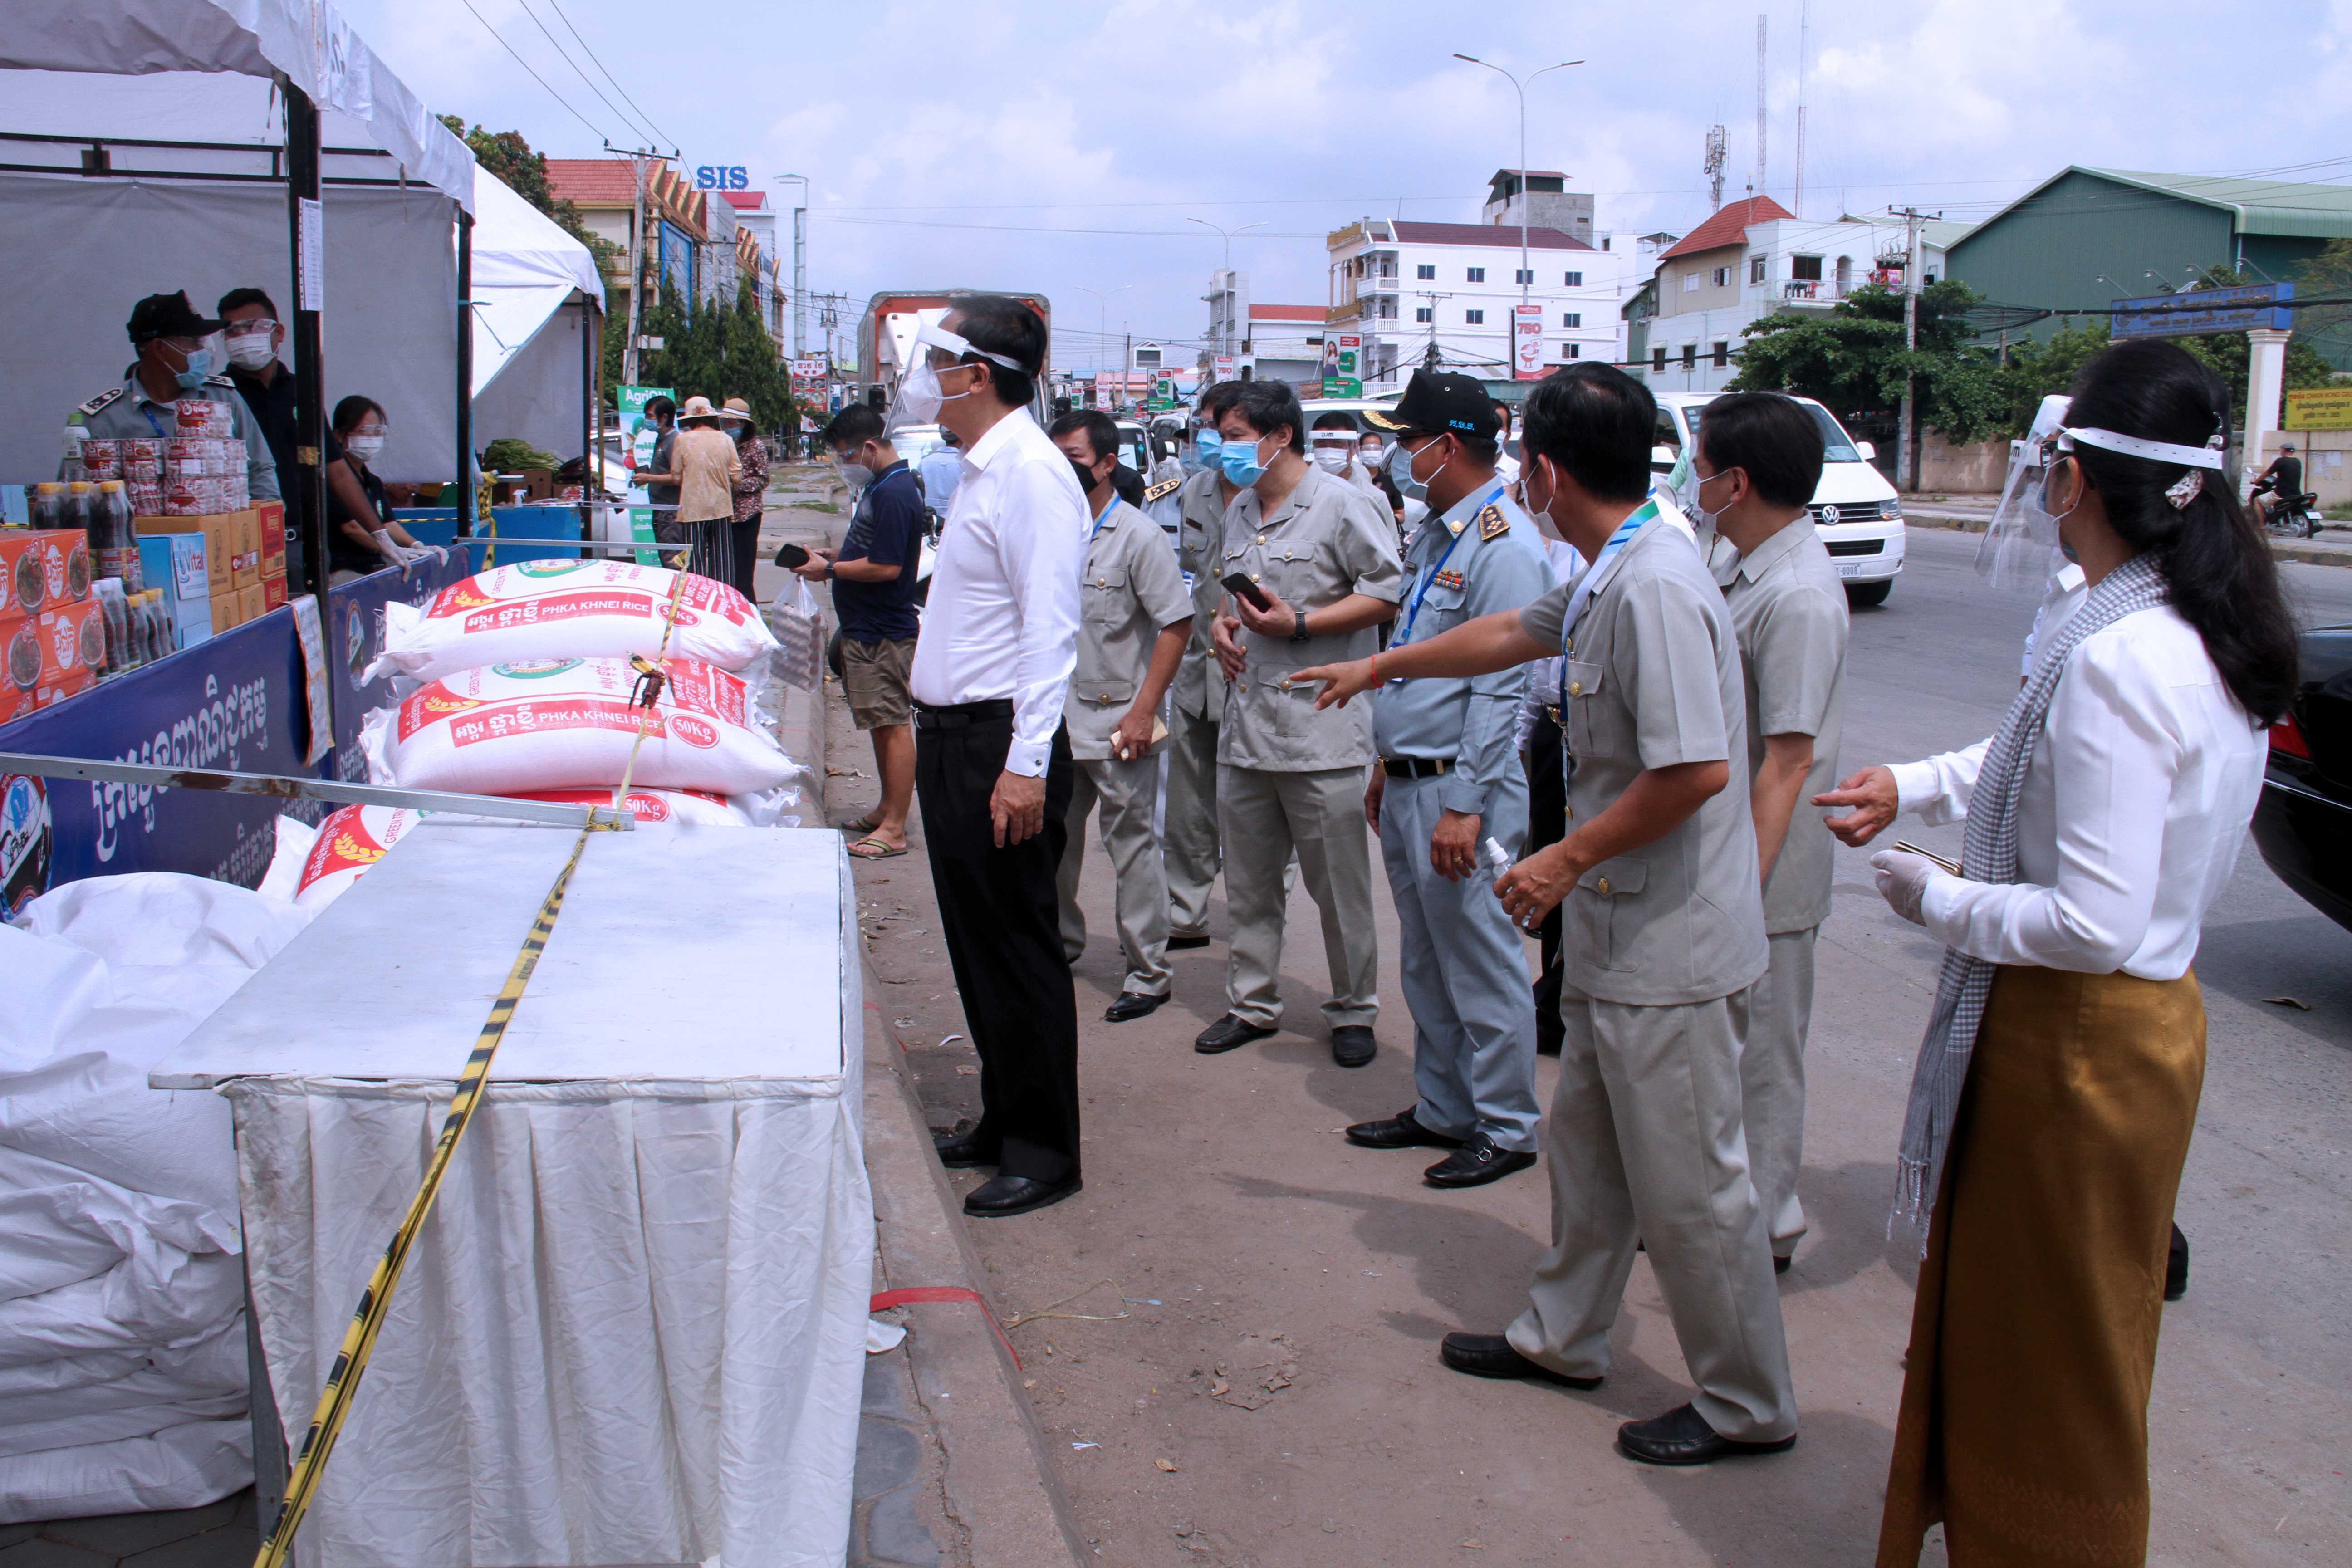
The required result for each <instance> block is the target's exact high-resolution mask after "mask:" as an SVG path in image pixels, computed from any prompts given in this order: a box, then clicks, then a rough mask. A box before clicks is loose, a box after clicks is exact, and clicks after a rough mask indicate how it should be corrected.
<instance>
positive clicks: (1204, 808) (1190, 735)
mask: <svg viewBox="0 0 2352 1568" xmlns="http://www.w3.org/2000/svg"><path fill="white" fill-rule="evenodd" d="M1211 698H1212V700H1213V701H1218V702H1222V701H1223V698H1224V692H1223V689H1218V690H1216V691H1213V692H1212V693H1211ZM1168 723H1169V731H1168V753H1167V754H1168V804H1167V834H1166V844H1167V848H1168V919H1169V923H1170V925H1171V928H1172V929H1174V930H1176V931H1181V932H1183V933H1184V934H1185V935H1187V936H1195V935H1199V934H1202V932H1203V931H1205V930H1206V928H1207V926H1208V923H1209V894H1210V893H1211V891H1212V890H1213V889H1215V887H1216V885H1217V862H1218V855H1217V722H1216V721H1215V720H1213V719H1202V718H1200V717H1198V716H1197V715H1194V714H1191V713H1187V712H1185V711H1184V710H1182V709H1181V708H1179V707H1177V706H1176V705H1175V704H1173V703H1171V704H1170V705H1169V713H1168Z"/></svg>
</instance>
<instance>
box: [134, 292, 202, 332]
mask: <svg viewBox="0 0 2352 1568" xmlns="http://www.w3.org/2000/svg"><path fill="white" fill-rule="evenodd" d="M220 330H221V324H220V323H219V322H218V321H206V320H205V318H204V317H202V316H199V315H197V314H196V308H195V307H194V306H193V305H191V304H189V303H188V291H187V290H186V289H181V290H180V291H179V292H178V293H176V294H150V295H148V296H147V298H145V299H144V300H140V301H139V303H137V304H136V305H133V306H131V342H133V343H143V342H146V341H147V340H148V339H150V338H208V337H210V336H212V335H213V333H215V332H217V331H220Z"/></svg>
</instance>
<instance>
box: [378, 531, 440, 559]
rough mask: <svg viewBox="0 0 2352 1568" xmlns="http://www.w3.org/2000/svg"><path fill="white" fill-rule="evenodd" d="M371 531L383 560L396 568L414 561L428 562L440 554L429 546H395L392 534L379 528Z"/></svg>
mask: <svg viewBox="0 0 2352 1568" xmlns="http://www.w3.org/2000/svg"><path fill="white" fill-rule="evenodd" d="M371 531H372V532H373V534H374V535H375V547H376V548H377V549H378V550H379V551H382V552H383V558H384V559H385V560H386V561H389V562H391V563H393V564H394V566H405V565H407V564H408V563H410V562H412V561H424V560H427V559H430V558H431V557H432V556H434V555H435V554H436V553H438V552H436V551H435V550H433V549H432V548H431V547H429V546H427V545H423V544H394V542H393V541H392V534H391V533H390V532H389V531H387V530H384V529H381V528H378V529H373V530H371Z"/></svg>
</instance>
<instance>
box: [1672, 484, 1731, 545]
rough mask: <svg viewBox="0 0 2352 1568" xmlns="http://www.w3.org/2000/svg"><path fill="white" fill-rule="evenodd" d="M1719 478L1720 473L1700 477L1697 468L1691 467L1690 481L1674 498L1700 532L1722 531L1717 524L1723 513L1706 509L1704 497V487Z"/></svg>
mask: <svg viewBox="0 0 2352 1568" xmlns="http://www.w3.org/2000/svg"><path fill="white" fill-rule="evenodd" d="M1725 471H1726V472H1728V471H1729V470H1725ZM1721 478H1723V475H1722V474H1709V475H1708V476H1707V477H1706V478H1705V479H1701V478H1699V476H1698V472H1697V470H1696V469H1693V470H1692V471H1691V476H1690V482H1689V483H1687V484H1685V486H1684V487H1683V488H1682V493H1680V494H1679V495H1677V496H1675V500H1676V501H1677V502H1678V503H1680V505H1681V507H1682V511H1683V515H1684V516H1685V517H1686V518H1688V519H1689V520H1690V521H1691V522H1692V524H1693V525H1694V526H1695V527H1696V528H1697V529H1698V531H1700V532H1702V533H1720V532H1722V531H1723V530H1722V529H1721V528H1719V527H1717V524H1718V523H1719V522H1721V521H1722V520H1723V513H1721V512H1719V511H1709V510H1706V500H1705V499H1704V498H1705V496H1706V487H1707V486H1709V485H1711V484H1713V483H1715V481H1716V480H1717V479H1721Z"/></svg>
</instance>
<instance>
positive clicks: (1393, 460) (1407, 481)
mask: <svg viewBox="0 0 2352 1568" xmlns="http://www.w3.org/2000/svg"><path fill="white" fill-rule="evenodd" d="M1444 471H1445V468H1444V464H1442V463H1441V464H1440V465H1438V473H1443V472H1444ZM1429 477H1430V478H1431V479H1435V478H1436V477H1437V474H1432V475H1430V476H1429ZM1389 479H1391V481H1392V482H1393V483H1394V484H1395V485H1396V488H1397V493H1398V494H1399V495H1401V496H1402V497H1404V498H1405V500H1422V499H1423V497H1425V496H1427V495H1428V494H1429V487H1428V486H1427V485H1426V484H1423V482H1422V481H1421V480H1419V479H1414V478H1413V477H1412V453H1411V452H1408V451H1406V450H1405V446H1404V443H1403V442H1402V441H1399V442H1398V443H1397V444H1396V445H1395V446H1394V447H1391V448H1390V450H1389Z"/></svg>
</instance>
